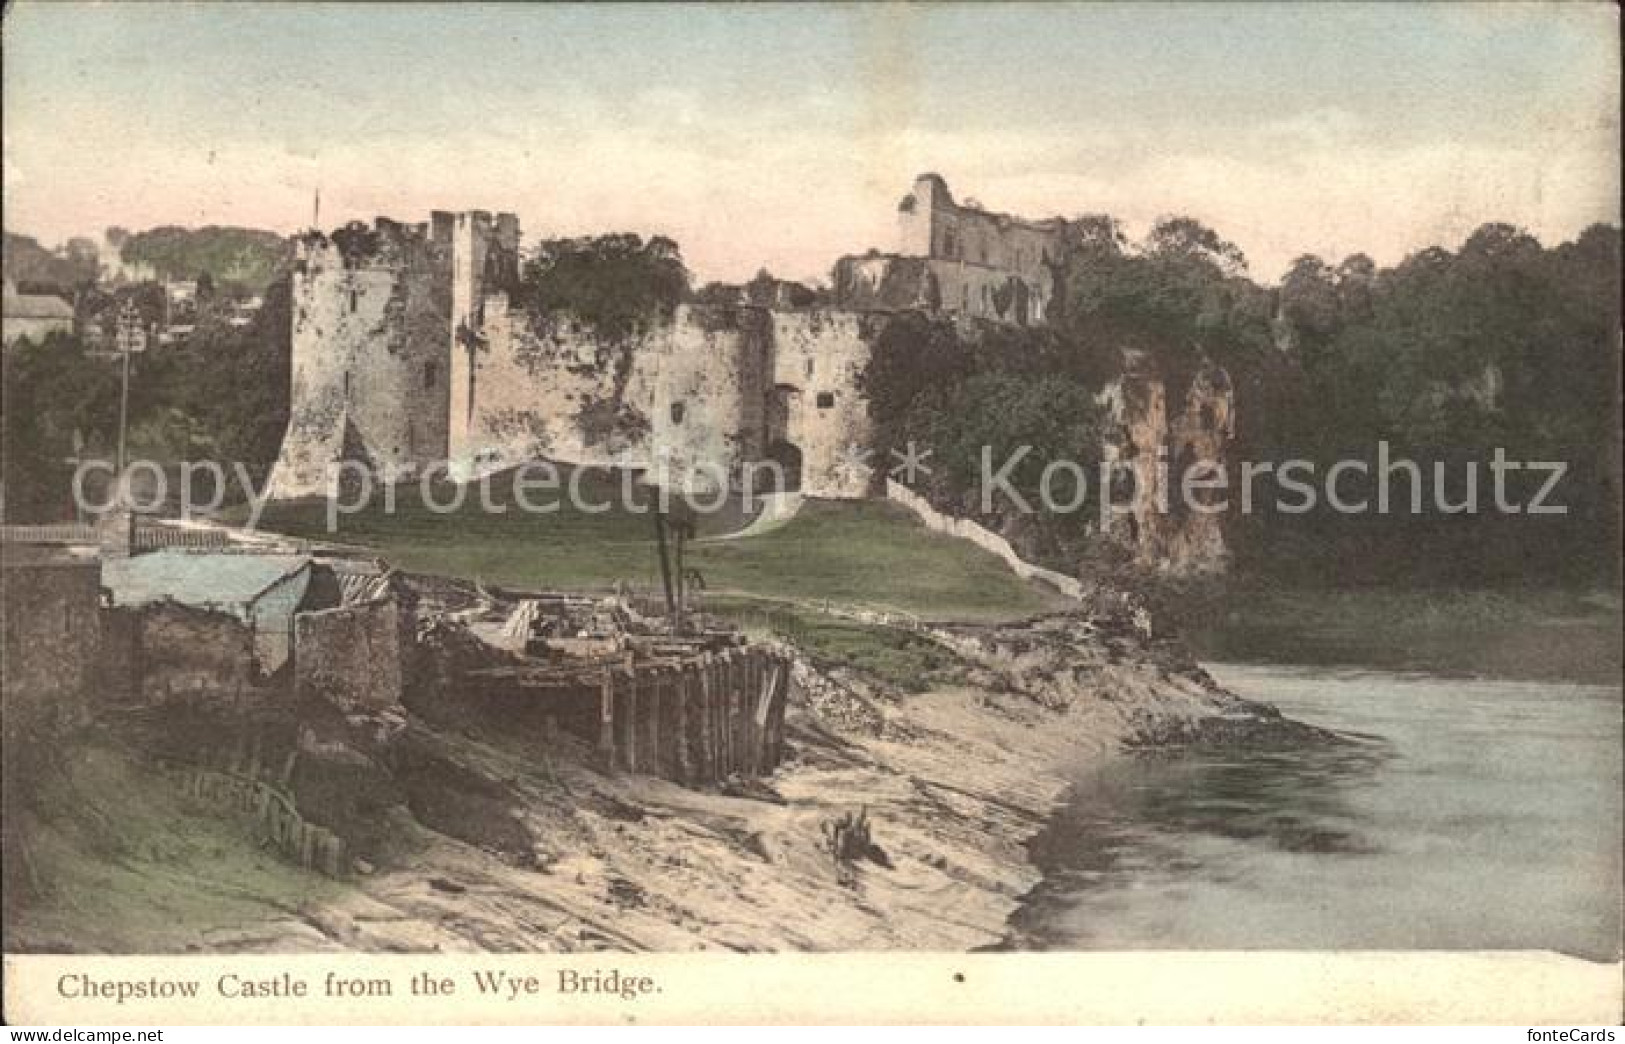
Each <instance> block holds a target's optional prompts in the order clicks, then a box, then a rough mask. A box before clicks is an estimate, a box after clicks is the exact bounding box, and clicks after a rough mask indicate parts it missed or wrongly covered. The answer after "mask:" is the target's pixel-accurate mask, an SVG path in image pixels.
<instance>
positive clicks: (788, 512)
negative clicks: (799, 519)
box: [695, 493, 803, 544]
mask: <svg viewBox="0 0 1625 1044" xmlns="http://www.w3.org/2000/svg"><path fill="white" fill-rule="evenodd" d="M802 499H803V498H802V496H801V494H800V493H764V494H762V496H761V501H762V510H761V511H759V512H757V514H756V517H755V518H753V519H751V520H750V522H749V523H748V524H746V525H745V526H744V527H743V528H741V529H736V530H734V531H733V532H731V533H717V534H715V535H713V536H706V537H701V538H699V539H698V540H696V541H695V543H697V544H708V543H711V542H712V541H716V540H739V539H743V538H748V537H757V536H761V535H762V534H764V533H771V532H773V531H774V530H775V529H779V528H782V527H783V526H784V525H785V524H786V523H788V522H789V521H790V520H791V519H793V518H795V517H796V515H797V514H799V513H800V511H801V504H802Z"/></svg>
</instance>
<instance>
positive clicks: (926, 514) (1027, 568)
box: [886, 479, 1085, 601]
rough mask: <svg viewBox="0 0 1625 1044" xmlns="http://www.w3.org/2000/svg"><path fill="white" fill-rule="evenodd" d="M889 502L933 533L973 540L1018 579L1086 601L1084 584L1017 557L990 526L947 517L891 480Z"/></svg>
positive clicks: (922, 498) (887, 490)
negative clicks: (905, 509)
mask: <svg viewBox="0 0 1625 1044" xmlns="http://www.w3.org/2000/svg"><path fill="white" fill-rule="evenodd" d="M886 499H887V500H890V501H893V502H894V503H897V504H901V505H902V506H904V507H906V508H908V509H909V510H910V511H912V512H914V514H915V516H916V517H917V518H919V520H920V521H921V522H923V523H924V524H925V528H927V529H929V530H931V531H932V532H933V533H945V534H947V535H948V536H954V537H958V538H960V539H961V540H969V541H970V542H971V543H973V544H975V545H976V546H977V547H979V548H981V549H982V550H984V551H987V552H990V553H991V554H995V555H998V556H999V558H1000V559H1002V560H1003V561H1004V564H1005V565H1007V566H1009V567H1010V569H1011V571H1012V572H1014V573H1015V574H1016V575H1017V576H1019V577H1022V578H1023V579H1026V580H1037V581H1040V582H1041V583H1044V584H1048V585H1049V586H1050V587H1053V588H1055V590H1057V591H1059V592H1061V593H1062V594H1064V595H1066V596H1067V597H1068V598H1075V599H1077V600H1079V601H1082V600H1083V599H1084V596H1085V591H1084V586H1083V582H1082V581H1080V580H1079V579H1078V578H1077V577H1075V576H1067V575H1066V574H1065V573H1058V572H1056V571H1055V570H1053V569H1045V568H1044V567H1043V566H1040V565H1034V564H1033V563H1031V562H1029V561H1027V560H1026V559H1024V558H1022V557H1021V556H1020V555H1018V554H1016V549H1015V548H1013V547H1011V546H1010V541H1008V540H1006V539H1005V538H1004V537H1002V536H999V534H997V533H995V532H993V531H992V530H991V529H988V528H987V527H986V526H982V525H979V524H977V523H975V522H972V521H971V520H970V519H968V518H956V517H954V516H953V515H946V514H943V513H942V512H940V511H938V510H937V509H936V508H934V507H932V506H931V504H930V502H928V501H927V500H926V499H925V498H924V497H922V496H920V495H919V494H918V493H915V492H914V491H913V490H911V489H909V488H908V487H907V486H904V485H902V484H900V483H898V482H895V481H892V480H890V479H888V480H887V481H886Z"/></svg>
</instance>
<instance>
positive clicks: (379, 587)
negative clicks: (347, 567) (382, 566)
mask: <svg viewBox="0 0 1625 1044" xmlns="http://www.w3.org/2000/svg"><path fill="white" fill-rule="evenodd" d="M338 579H339V594H340V601H339V604H340V605H365V604H366V603H368V602H376V601H380V600H382V599H383V598H385V597H387V596H388V595H389V593H390V579H389V577H388V576H387V575H379V574H371V575H369V574H366V573H340V574H338Z"/></svg>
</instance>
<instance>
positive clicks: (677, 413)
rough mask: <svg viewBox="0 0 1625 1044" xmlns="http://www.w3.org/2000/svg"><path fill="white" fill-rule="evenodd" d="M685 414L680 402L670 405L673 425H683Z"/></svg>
mask: <svg viewBox="0 0 1625 1044" xmlns="http://www.w3.org/2000/svg"><path fill="white" fill-rule="evenodd" d="M685 412H687V411H686V410H685V409H684V407H683V404H682V403H680V402H674V403H672V404H671V422H672V423H673V424H681V423H683V414H684V413H685Z"/></svg>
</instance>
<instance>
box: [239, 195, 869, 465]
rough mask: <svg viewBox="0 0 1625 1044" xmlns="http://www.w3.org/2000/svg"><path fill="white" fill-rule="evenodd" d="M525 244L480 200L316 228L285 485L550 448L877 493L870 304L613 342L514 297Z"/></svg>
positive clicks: (683, 321)
mask: <svg viewBox="0 0 1625 1044" xmlns="http://www.w3.org/2000/svg"><path fill="white" fill-rule="evenodd" d="M518 247H519V223H518V220H517V219H516V218H515V217H514V216H513V215H511V214H499V215H497V216H496V217H495V218H494V219H493V218H492V217H491V216H490V215H489V214H486V213H484V212H478V211H476V212H472V213H465V214H458V215H455V216H453V215H450V214H445V213H436V214H434V215H433V216H432V219H431V221H430V222H429V223H428V224H424V225H415V226H413V225H402V224H398V223H396V222H392V221H389V220H387V219H382V218H380V219H379V220H378V221H377V223H376V224H375V225H374V226H373V227H372V228H370V229H368V228H365V227H362V226H351V227H350V228H348V229H345V230H341V231H340V232H338V233H335V234H333V235H332V236H327V235H324V234H322V233H319V232H311V233H307V234H306V235H304V236H302V237H300V239H299V240H298V242H297V244H296V254H295V262H294V270H293V362H292V371H293V377H292V381H293V387H292V402H291V412H290V418H289V424H288V431H287V435H286V436H285V438H284V440H283V446H282V452H281V454H280V456H279V459H278V461H277V464H276V467H275V470H274V473H273V475H272V480H271V481H272V491H273V495H274V496H277V497H297V496H305V495H311V494H318V493H324V492H326V491H327V490H328V488H329V485H328V484H329V481H330V477H331V475H332V472H331V471H330V468H331V466H332V465H334V464H336V463H338V462H341V461H364V462H367V463H369V464H371V465H373V466H375V467H379V468H392V469H398V470H400V471H401V472H402V473H405V472H407V471H408V470H409V469H411V468H414V467H422V466H424V465H427V464H430V463H432V462H438V461H442V460H445V461H450V462H451V463H452V464H453V465H454V466H455V467H456V468H457V469H458V470H459V471H460V473H461V474H463V475H468V474H473V473H477V472H482V471H489V470H494V469H499V468H503V467H511V466H514V465H517V464H520V463H524V462H527V461H531V460H535V459H537V458H539V457H545V458H548V459H551V460H557V461H564V462H569V463H572V464H583V465H599V466H615V467H624V468H635V469H656V468H665V469H667V471H668V473H669V474H670V475H672V476H673V477H674V480H675V481H677V482H678V483H680V484H682V485H684V486H687V487H690V488H692V487H695V486H698V487H715V486H718V485H721V484H724V483H727V482H730V481H735V480H737V479H738V478H739V476H740V474H741V471H742V469H743V468H745V467H746V466H747V465H750V464H752V463H754V462H759V461H774V462H777V463H779V464H780V465H781V466H782V468H783V470H784V472H785V474H786V476H787V480H788V482H789V483H790V484H791V485H799V487H800V488H801V489H803V490H805V491H806V492H808V493H810V494H813V495H816V496H827V497H856V496H864V495H866V494H867V493H869V492H870V484H869V479H868V476H867V475H865V474H864V473H863V470H862V469H861V468H855V467H854V466H853V465H852V462H851V459H850V457H849V455H848V453H847V451H848V449H849V447H851V446H852V445H854V444H857V445H861V444H863V442H864V441H865V440H866V438H867V431H868V424H869V421H868V411H867V408H866V406H865V404H864V402H863V401H862V398H861V396H860V395H859V393H858V390H857V375H858V373H859V372H860V371H861V370H862V368H863V366H864V364H865V363H866V361H867V359H868V355H869V349H868V333H867V331H866V327H865V324H864V319H863V316H862V315H861V314H859V313H857V312H854V311H850V310H834V309H820V308H811V309H805V310H793V311H792V310H781V309H773V308H761V307H753V306H737V307H735V306H703V305H682V306H680V307H678V308H677V309H676V310H675V312H674V313H673V314H671V315H670V316H656V317H651V318H650V320H649V321H648V322H647V323H646V324H644V325H643V327H642V328H640V329H638V330H636V331H634V332H632V333H630V334H627V335H619V336H608V335H606V334H604V333H603V332H601V331H598V330H595V329H592V328H590V327H587V326H585V325H583V324H581V323H578V322H576V321H575V320H573V319H571V318H569V317H568V316H562V315H559V316H555V315H538V314H535V313H533V312H532V311H531V310H529V309H528V308H525V307H523V306H522V305H521V304H520V303H518V302H517V301H516V300H515V296H514V293H513V291H514V289H515V284H516V282H517V271H518V261H519V251H518Z"/></svg>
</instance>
